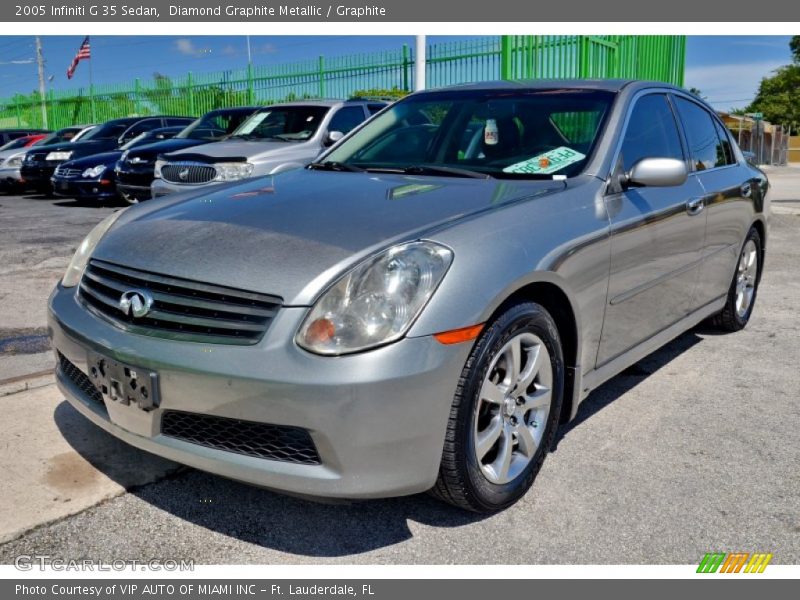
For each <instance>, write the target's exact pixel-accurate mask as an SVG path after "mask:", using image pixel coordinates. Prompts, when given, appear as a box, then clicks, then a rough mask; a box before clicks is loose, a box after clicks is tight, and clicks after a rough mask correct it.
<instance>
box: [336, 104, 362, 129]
mask: <svg viewBox="0 0 800 600" xmlns="http://www.w3.org/2000/svg"><path fill="white" fill-rule="evenodd" d="M364 119H365V117H364V109H363V108H361V107H360V106H345V107H344V108H340V109H339V112H337V113H336V114H335V115H333V118H332V119H331V124H330V125H328V131H341V132H342V133H348V132H349V131H350V130H351V129H353V128H354V127H355V126H356V125H358V124H360V123H361V122H362V121H363V120H364Z"/></svg>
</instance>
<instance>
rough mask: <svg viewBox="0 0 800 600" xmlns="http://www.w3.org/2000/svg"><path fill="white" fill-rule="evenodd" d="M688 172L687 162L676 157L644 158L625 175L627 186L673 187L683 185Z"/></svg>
mask: <svg viewBox="0 0 800 600" xmlns="http://www.w3.org/2000/svg"><path fill="white" fill-rule="evenodd" d="M687 176H688V173H687V171H686V163H685V162H683V161H682V160H678V159H676V158H643V159H642V160H640V161H639V162H637V163H636V164H635V165H633V168H631V170H630V172H629V173H627V175H625V176H624V182H625V185H626V187H630V186H644V187H671V186H676V185H682V184H683V183H684V182H685V181H686V177H687Z"/></svg>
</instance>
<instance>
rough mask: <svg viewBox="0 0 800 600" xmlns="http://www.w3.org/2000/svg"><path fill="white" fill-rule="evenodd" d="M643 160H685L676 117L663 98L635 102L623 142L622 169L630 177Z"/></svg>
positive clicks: (649, 98)
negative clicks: (631, 170)
mask: <svg viewBox="0 0 800 600" xmlns="http://www.w3.org/2000/svg"><path fill="white" fill-rule="evenodd" d="M643 158H676V159H678V160H685V159H684V156H683V148H682V147H681V138H680V136H679V135H678V127H677V124H676V122H675V116H674V115H673V113H672V108H671V107H670V105H669V103H668V101H667V97H666V96H665V95H664V94H649V95H647V96H644V97H642V98H639V99H638V100H637V101H636V105H635V106H634V107H633V111H632V112H631V117H630V119H629V120H628V127H627V129H626V130H625V137H624V138H623V140H622V168H623V169H624V170H625V172H626V173H627V172H628V171H629V170H630V169H631V167H633V165H635V164H636V163H637V162H639V161H640V160H642V159H643Z"/></svg>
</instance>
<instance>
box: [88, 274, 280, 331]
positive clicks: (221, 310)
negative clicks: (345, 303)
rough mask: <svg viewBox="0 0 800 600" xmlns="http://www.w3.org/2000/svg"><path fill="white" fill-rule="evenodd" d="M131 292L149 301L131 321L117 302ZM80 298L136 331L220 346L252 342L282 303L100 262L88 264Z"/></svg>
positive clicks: (130, 315)
mask: <svg viewBox="0 0 800 600" xmlns="http://www.w3.org/2000/svg"><path fill="white" fill-rule="evenodd" d="M129 291H139V292H140V293H141V292H146V293H147V294H149V295H150V296H151V297H152V299H153V303H152V306H151V308H150V311H149V312H148V313H147V314H146V315H144V316H142V317H134V316H132V314H129V313H126V312H123V311H122V309H120V306H119V304H120V298H121V297H122V295H123V294H125V293H126V292H129ZM80 295H81V298H83V300H84V301H85V302H86V303H87V304H88V305H89V306H91V307H92V308H93V309H94V310H96V311H97V312H100V313H102V314H103V315H104V316H105V317H107V318H108V319H110V320H111V321H112V322H114V323H115V324H117V325H118V326H120V327H122V328H124V329H128V330H129V331H133V332H134V333H141V334H145V335H155V336H159V337H167V338H170V339H181V340H188V341H195V342H205V343H219V344H255V343H256V342H258V340H260V339H261V337H262V336H263V335H264V332H265V331H266V330H267V328H268V327H269V324H270V322H271V321H272V319H273V317H274V316H275V314H276V312H277V311H278V309H279V308H280V306H281V302H282V300H281V299H280V298H278V297H276V296H267V295H264V294H257V293H254V292H246V291H242V290H237V289H234V288H228V287H223V286H219V285H212V284H208V283H199V282H196V281H190V280H188V279H179V278H177V277H167V276H164V275H155V274H153V273H148V272H146V271H140V270H138V269H131V268H128V267H121V266H119V265H116V264H113V263H108V262H105V261H100V260H92V261H90V262H89V264H88V265H87V267H86V271H84V274H83V278H82V279H81V285H80ZM131 312H132V311H131Z"/></svg>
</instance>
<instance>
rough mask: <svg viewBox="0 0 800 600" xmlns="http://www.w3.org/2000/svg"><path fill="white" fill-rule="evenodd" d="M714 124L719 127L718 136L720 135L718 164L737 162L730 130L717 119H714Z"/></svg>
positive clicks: (721, 165) (720, 165) (722, 165)
mask: <svg viewBox="0 0 800 600" xmlns="http://www.w3.org/2000/svg"><path fill="white" fill-rule="evenodd" d="M714 126H715V127H716V128H717V136H718V137H719V145H718V146H717V164H716V166H718V167H724V166H725V165H732V164H734V163H735V162H736V159H734V158H733V148H731V138H730V137H729V136H728V130H727V129H725V126H724V125H722V123H720V122H719V121H717V120H716V119H714Z"/></svg>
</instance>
